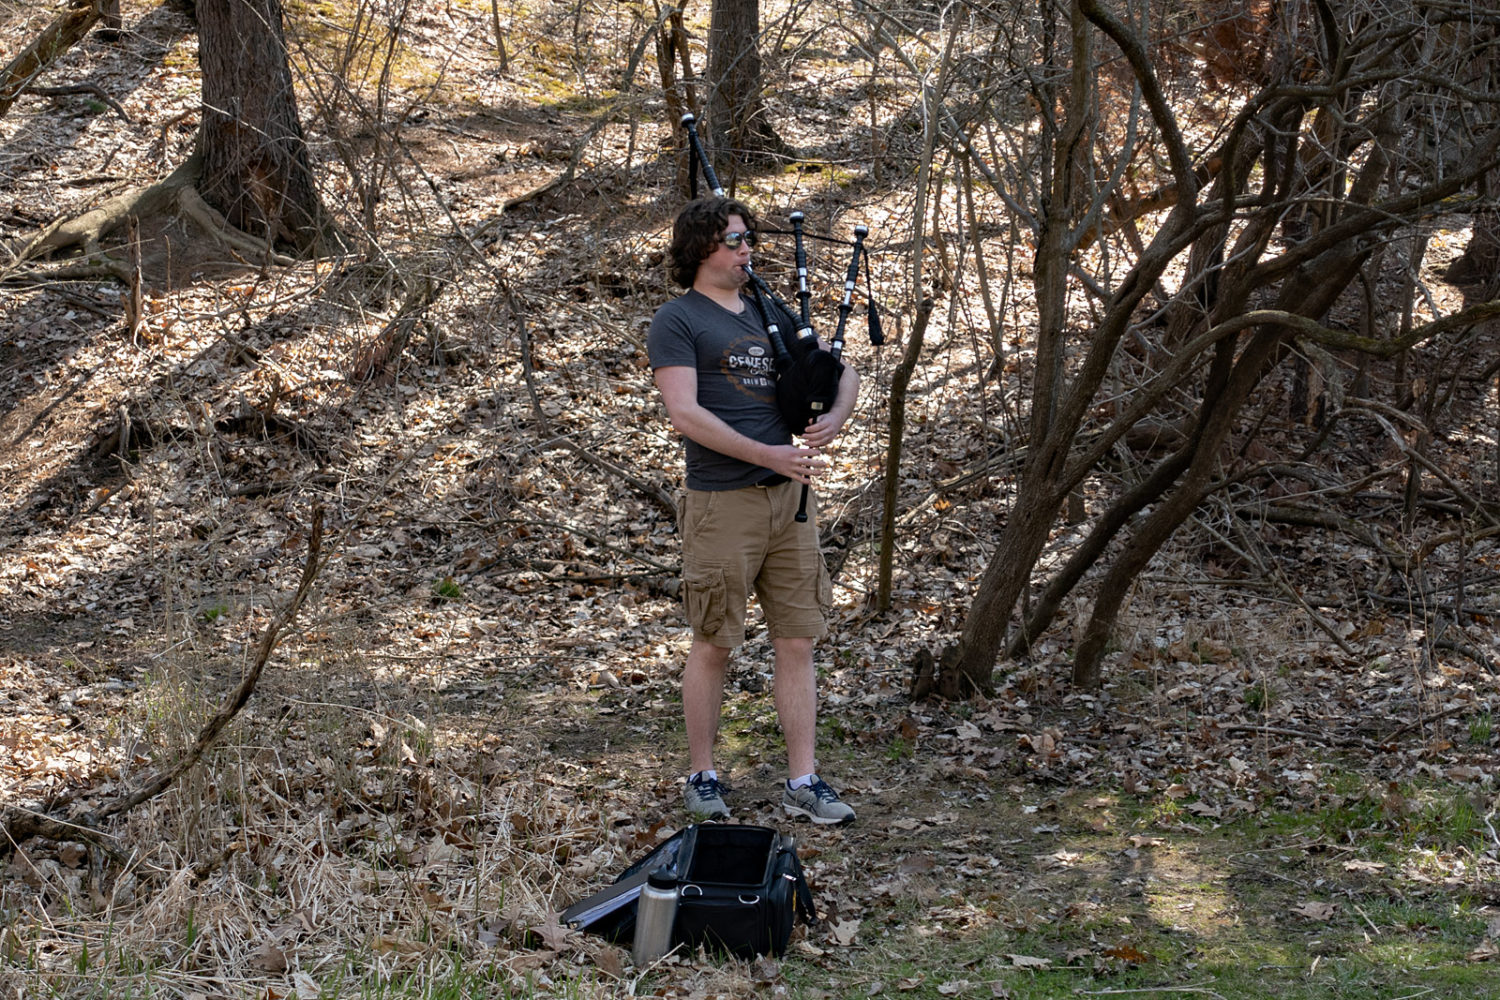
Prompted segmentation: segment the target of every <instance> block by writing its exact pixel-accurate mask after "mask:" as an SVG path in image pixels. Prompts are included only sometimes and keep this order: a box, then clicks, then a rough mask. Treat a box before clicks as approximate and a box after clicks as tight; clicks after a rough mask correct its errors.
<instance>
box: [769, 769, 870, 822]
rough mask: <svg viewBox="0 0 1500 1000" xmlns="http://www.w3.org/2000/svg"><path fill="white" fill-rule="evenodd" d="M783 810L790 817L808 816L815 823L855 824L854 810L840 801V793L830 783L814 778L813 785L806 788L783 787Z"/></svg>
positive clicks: (783, 785)
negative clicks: (830, 786)
mask: <svg viewBox="0 0 1500 1000" xmlns="http://www.w3.org/2000/svg"><path fill="white" fill-rule="evenodd" d="M781 808H782V809H784V810H785V811H786V814H787V815H788V816H806V817H807V818H808V819H810V820H812V821H813V822H814V823H822V824H830V823H837V824H839V825H840V826H842V825H843V824H845V823H853V822H854V810H853V809H851V808H849V807H848V806H847V805H845V804H844V803H842V802H840V801H839V793H838V792H835V791H834V790H833V789H832V788H829V787H828V782H826V781H824V780H823V779H822V778H819V777H817V776H816V775H814V776H813V783H812V784H811V785H808V786H807V787H805V788H788V787H787V786H786V784H785V783H784V782H783V783H782V786H781Z"/></svg>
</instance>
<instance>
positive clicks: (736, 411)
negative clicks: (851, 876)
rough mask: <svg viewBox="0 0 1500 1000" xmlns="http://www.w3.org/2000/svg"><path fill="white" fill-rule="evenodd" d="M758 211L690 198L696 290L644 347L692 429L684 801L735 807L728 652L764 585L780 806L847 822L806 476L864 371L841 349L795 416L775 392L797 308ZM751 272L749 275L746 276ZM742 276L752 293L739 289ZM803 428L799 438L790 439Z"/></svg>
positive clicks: (684, 521)
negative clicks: (727, 742)
mask: <svg viewBox="0 0 1500 1000" xmlns="http://www.w3.org/2000/svg"><path fill="white" fill-rule="evenodd" d="M755 242H756V236H755V216H754V214H753V213H752V212H751V211H750V209H749V208H747V207H746V206H745V205H743V204H741V203H739V202H737V201H733V200H731V199H728V198H724V197H722V196H714V197H708V198H700V199H696V200H694V201H692V202H690V203H689V204H688V205H687V207H686V208H684V209H683V210H682V212H681V214H679V215H678V217H677V220H676V222H675V224H674V226H673V230H672V245H671V250H670V257H671V262H670V267H671V276H672V279H673V280H674V281H675V282H677V284H679V285H681V286H682V287H683V288H685V289H687V291H686V292H685V293H684V294H682V295H681V296H679V297H677V298H675V299H673V300H672V301H670V302H668V303H666V304H665V305H663V306H662V307H661V309H660V310H658V311H657V313H656V317H655V318H654V319H653V321H652V323H651V330H650V333H649V335H648V338H647V348H648V353H649V356H650V362H651V367H652V370H653V371H654V372H655V375H656V384H657V387H658V388H659V389H660V390H661V394H662V399H663V401H664V402H665V404H666V408H667V415H668V417H669V418H670V419H671V422H672V426H673V428H674V429H675V430H676V431H677V432H678V433H680V434H681V435H682V436H683V437H684V438H685V439H686V449H685V450H686V462H687V492H686V496H685V498H684V499H683V500H682V502H681V503H680V504H679V505H678V530H679V533H680V534H681V535H682V593H683V604H684V608H685V610H686V613H687V619H688V623H689V624H690V625H691V626H692V629H693V642H692V647H691V649H690V650H689V652H688V658H687V666H686V668H685V670H684V673H683V680H682V703H683V714H684V716H685V718H686V723H687V737H688V753H689V756H690V758H691V759H690V766H691V771H690V773H689V776H688V779H687V783H686V785H685V787H684V798H685V800H686V804H687V809H688V812H690V813H693V814H697V815H699V816H708V817H711V818H715V819H719V818H727V817H728V816H729V807H728V806H727V805H726V803H725V801H724V796H725V794H726V793H727V792H728V791H729V788H728V787H727V785H726V784H725V783H724V782H723V781H721V780H720V779H719V776H718V772H717V771H716V770H715V767H714V743H715V740H716V738H717V735H718V729H719V717H720V713H721V710H722V706H723V701H724V684H725V680H726V677H727V672H728V666H729V657H730V653H731V652H732V651H733V649H734V648H735V647H736V646H738V645H740V644H741V643H742V642H744V640H745V611H746V604H747V601H748V599H749V595H750V593H751V592H752V591H754V593H755V594H756V596H757V598H758V599H759V602H760V606H761V609H762V611H763V613H764V615H765V619H766V628H767V631H768V632H769V634H770V636H771V642H772V645H773V647H774V649H775V695H776V714H777V717H778V719H779V721H780V723H781V731H782V735H783V736H784V738H785V740H786V748H787V764H788V770H787V774H788V780H787V781H786V783H785V784H784V785H783V786H782V796H781V803H782V808H783V809H784V810H785V811H786V812H787V813H788V814H789V815H792V816H806V817H807V818H809V819H811V820H812V821H813V822H814V823H850V822H853V820H854V810H853V809H851V808H850V807H849V806H848V805H847V804H845V803H843V802H841V801H840V800H839V796H838V793H837V792H835V791H834V790H833V789H832V788H831V787H829V785H828V783H827V782H825V781H824V780H823V779H822V778H821V777H819V776H818V774H817V765H816V754H815V741H816V734H817V700H818V692H817V674H816V672H815V670H814V667H813V646H814V643H815V642H816V641H817V639H819V638H821V637H822V636H823V635H824V634H826V632H827V630H828V625H827V614H828V610H829V606H830V604H831V598H832V593H831V589H832V588H831V584H830V582H829V578H828V570H827V567H826V566H825V564H824V562H823V557H822V555H821V553H820V552H819V551H818V529H817V524H816V511H815V510H814V511H813V516H811V517H808V516H805V515H803V516H802V518H801V519H800V520H799V515H798V512H799V507H800V506H801V505H802V504H803V503H805V502H806V498H805V490H804V487H805V486H807V485H808V484H809V483H811V481H812V479H813V478H814V477H816V476H820V475H822V474H824V473H825V472H827V471H828V462H827V460H826V459H825V458H824V453H825V451H826V449H827V448H828V447H829V446H830V445H832V444H833V442H834V441H835V440H836V439H837V438H838V436H839V433H840V431H842V430H843V428H844V423H845V421H847V420H848V419H849V415H850V413H851V412H853V410H854V402H855V398H856V397H857V396H858V394H859V376H858V375H857V374H856V373H855V371H854V369H853V368H851V367H849V366H848V365H847V364H843V363H842V362H840V361H839V360H838V359H837V356H836V355H835V356H834V359H833V363H834V364H835V365H840V366H841V371H837V373H836V376H835V377H836V379H837V381H836V393H835V394H834V398H833V400H832V403H831V405H825V406H823V407H822V412H821V413H820V414H819V415H817V416H816V417H815V418H814V419H812V420H811V421H810V422H809V423H808V424H807V425H806V426H804V427H790V426H788V424H787V420H786V418H785V417H784V416H783V414H782V410H781V409H780V408H779V407H778V405H777V393H776V382H777V357H778V355H780V356H782V358H783V359H785V357H786V350H787V345H786V343H784V342H782V341H781V340H780V339H779V335H778V333H777V329H778V326H779V327H780V328H781V329H784V330H785V331H786V335H787V337H790V336H791V323H792V319H791V317H789V316H787V315H786V314H785V310H784V309H783V308H782V307H781V306H780V304H779V303H777V302H775V301H774V298H773V302H772V303H771V305H770V307H769V309H768V308H767V306H766V303H765V302H764V301H763V298H762V296H761V294H760V292H759V289H760V288H761V287H762V286H760V285H759V284H758V279H754V278H753V271H752V270H751V269H750V259H751V250H752V248H753V247H754V246H755ZM752 281H756V284H755V285H753V286H752V285H751V282H752ZM747 286H750V287H751V288H752V289H754V290H755V298H753V299H752V298H751V297H748V296H747V295H746V294H745V291H746V289H747ZM794 433H795V434H796V435H797V436H800V437H801V439H802V444H800V445H798V444H796V443H794V442H793V435H794Z"/></svg>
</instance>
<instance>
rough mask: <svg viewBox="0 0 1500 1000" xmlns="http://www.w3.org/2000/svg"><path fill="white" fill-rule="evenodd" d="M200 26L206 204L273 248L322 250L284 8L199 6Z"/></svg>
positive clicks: (324, 225)
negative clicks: (289, 59)
mask: <svg viewBox="0 0 1500 1000" xmlns="http://www.w3.org/2000/svg"><path fill="white" fill-rule="evenodd" d="M198 25H199V32H198V57H199V61H200V62H201V63H202V66H203V125H202V129H201V131H200V138H201V143H202V148H203V177H202V180H201V181H200V183H199V190H200V192H201V193H202V195H203V198H204V200H205V201H206V202H208V203H209V204H210V205H211V206H213V207H214V208H215V209H217V210H218V211H219V212H221V213H222V214H223V215H224V217H225V219H227V220H228V221H229V223H230V224H231V225H233V226H235V227H236V228H238V229H242V230H244V231H245V232H248V233H250V234H252V235H254V236H256V237H258V238H261V239H264V240H266V242H267V244H274V243H278V242H283V243H288V244H290V245H291V246H293V247H295V248H296V250H297V252H298V253H299V254H301V255H304V256H306V255H310V254H316V253H318V252H321V251H322V250H323V249H324V248H325V247H326V246H327V244H328V243H329V242H330V240H331V239H333V235H332V229H331V227H330V226H329V224H328V221H327V216H326V213H325V212H324V210H323V206H322V203H321V201H320V200H319V197H318V192H317V188H316V187H315V186H314V184H313V174H312V167H311V166H310V164H309V161H308V155H307V143H306V142H305V140H304V139H303V136H302V125H301V123H300V122H299V121H298V119H297V100H296V95H295V94H294V93H293V90H292V74H291V69H290V68H289V66H288V64H287V54H286V39H285V37H284V36H283V34H282V6H281V0H200V2H199V4H198Z"/></svg>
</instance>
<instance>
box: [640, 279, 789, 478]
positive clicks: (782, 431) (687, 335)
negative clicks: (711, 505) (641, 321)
mask: <svg viewBox="0 0 1500 1000" xmlns="http://www.w3.org/2000/svg"><path fill="white" fill-rule="evenodd" d="M740 301H741V303H743V304H744V307H745V308H744V309H742V310H740V312H738V313H732V312H730V311H729V310H728V309H725V308H724V307H723V306H721V305H719V304H718V303H717V302H715V301H714V300H713V299H710V298H709V297H708V296H706V295H704V294H702V293H701V292H696V291H693V290H691V289H689V290H688V291H687V292H685V293H684V294H682V295H680V296H678V297H677V298H675V299H673V300H672V301H670V302H668V303H667V304H666V305H664V306H662V307H661V308H660V309H658V310H657V311H656V317H655V318H654V319H652V321H651V330H650V332H649V333H648V334H647V335H646V353H647V354H648V355H649V357H650V360H651V368H652V370H653V371H654V370H655V369H657V368H671V367H674V366H682V367H688V368H692V369H694V370H696V371H697V373H698V404H699V405H700V406H702V407H703V408H704V409H705V410H708V411H709V412H710V413H712V414H714V415H715V416H717V417H718V418H719V419H720V420H722V421H724V422H725V423H726V424H728V425H729V426H730V427H732V428H734V429H735V430H737V431H739V432H740V433H741V434H743V435H745V436H746V437H748V438H750V439H752V440H755V441H759V442H761V443H762V444H790V443H791V440H792V435H791V433H790V432H789V431H788V430H787V426H786V424H785V423H784V422H783V421H782V419H781V413H780V411H779V410H777V409H776V376H775V374H774V371H775V366H774V355H773V354H772V353H771V339H770V337H768V336H767V335H766V331H765V328H764V327H763V326H762V325H761V320H760V312H759V311H757V310H756V308H755V304H754V303H752V302H751V301H750V300H749V299H747V298H745V297H744V296H740ZM769 475H771V470H770V469H765V468H762V467H760V466H758V465H751V464H750V463H749V462H742V461H740V460H739V459H737V458H731V457H729V456H728V455H724V454H721V453H719V452H717V451H712V450H710V449H708V448H705V447H703V446H702V445H701V444H699V443H698V442H696V441H693V440H691V439H689V440H688V442H687V484H688V488H689V489H694V490H737V489H740V488H741V487H744V486H750V485H752V484H754V483H757V482H759V481H760V480H762V479H764V478H766V477H767V476H769Z"/></svg>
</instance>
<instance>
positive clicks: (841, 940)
mask: <svg viewBox="0 0 1500 1000" xmlns="http://www.w3.org/2000/svg"><path fill="white" fill-rule="evenodd" d="M858 933H859V921H858V920H840V921H839V922H838V923H836V924H834V925H833V940H834V941H835V942H837V943H838V944H840V945H843V946H844V947H845V948H847V947H849V945H851V944H853V943H854V935H856V934H858Z"/></svg>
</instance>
